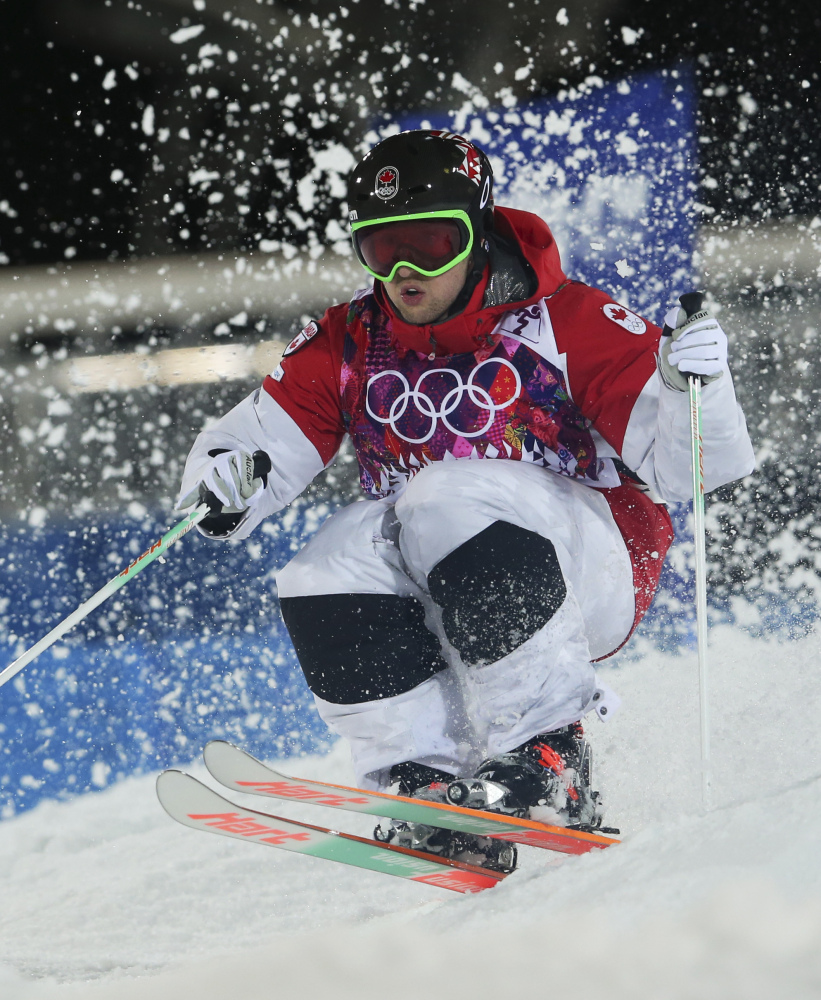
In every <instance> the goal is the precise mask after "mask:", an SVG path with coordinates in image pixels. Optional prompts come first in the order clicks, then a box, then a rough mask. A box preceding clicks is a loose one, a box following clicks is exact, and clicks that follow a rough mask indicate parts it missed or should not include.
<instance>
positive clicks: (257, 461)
mask: <svg viewBox="0 0 821 1000" xmlns="http://www.w3.org/2000/svg"><path fill="white" fill-rule="evenodd" d="M251 457H252V458H253V460H254V479H261V480H262V481H263V483H265V485H266V486H267V485H268V473H269V472H270V471H271V458H270V456H269V455H268V452H267V451H262V450H260V451H255V452H254V454H253V455H252V456H251Z"/></svg>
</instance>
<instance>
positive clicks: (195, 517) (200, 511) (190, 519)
mask: <svg viewBox="0 0 821 1000" xmlns="http://www.w3.org/2000/svg"><path fill="white" fill-rule="evenodd" d="M208 511H209V508H208V505H207V504H201V505H200V506H199V507H197V508H196V509H195V510H193V511H192V512H191V513H190V514H188V515H187V516H186V517H184V518H183V519H182V521H180V522H179V524H175V525H174V527H173V528H171V530H170V531H167V532H166V533H165V534H164V535H163V536H162V538H160V539H159V540H158V541H156V542H154V544H153V545H152V546H151V548H149V549H146V551H145V552H143V554H142V555H141V556H139V557H138V558H137V559H135V560H134V562H132V563H129V565H128V566H126V568H125V569H124V570H123V571H122V572H121V573H118V574H117V576H115V577H114V579H113V580H109V581H108V583H107V584H105V586H104V587H101V588H100V589H99V590H98V591H97V593H96V594H94V595H93V596H92V597H90V598H89V599H88V600H87V601H85V602H84V603H83V604H81V605H80V607H79V608H77V610H76V611H72V613H71V614H70V615H69V616H68V617H67V618H64V619H63V620H62V621H61V622H60V624H59V625H56V626H55V627H54V628H53V629H52V630H51V631H50V632H49V633H48V635H45V636H43V638H42V639H40V641H39V642H36V643H35V644H34V645H33V646H32V647H31V648H30V649H27V650H26V651H25V653H23V654H22V655H21V656H18V657H17V659H16V660H15V661H14V662H13V663H10V664H9V665H8V666H7V667H6V668H5V670H2V671H0V687H2V686H3V685H4V684H6V683H7V682H8V681H10V680H11V679H12V677H14V676H16V675H17V674H18V673H20V671H21V670H22V669H23V667H25V666H27V665H28V664H29V663H31V661H32V660H34V659H36V658H37V657H38V656H39V655H40V653H42V652H44V651H45V650H47V649H48V648H49V646H51V645H53V644H54V643H55V642H57V640H58V639H59V638H60V637H61V636H63V635H65V634H66V632H68V631H70V630H71V629H72V628H74V626H75V625H77V624H78V622H81V621H82V620H83V619H84V618H85V617H86V616H87V615H89V614H90V613H91V612H92V611H93V610H94V609H95V608H97V607H99V606H100V605H101V604H102V603H103V601H105V600H107V599H108V598H109V597H111V595H112V594H116V593H117V591H118V590H119V589H120V587H123V586H125V584H126V583H128V581H129V580H132V579H133V578H134V577H135V576H136V575H137V574H138V573H140V572H141V571H142V570H144V569H145V567H146V566H148V565H149V563H152V562H154V560H155V559H158V558H159V557H160V556H161V555H162V554H163V553H164V552H165V551H166V550H167V549H168V547H169V546H170V545H173V544H174V542H176V540H177V539H178V538H182V536H183V535H185V534H187V533H188V532H189V531H190V530H191V529H192V528H193V527H194V525H196V524H198V523H199V522H200V521H201V520H202V519H203V518H204V517H205V516H206V515H207V514H208Z"/></svg>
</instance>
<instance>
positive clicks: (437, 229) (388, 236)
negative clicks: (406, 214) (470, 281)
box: [356, 219, 467, 277]
mask: <svg viewBox="0 0 821 1000" xmlns="http://www.w3.org/2000/svg"><path fill="white" fill-rule="evenodd" d="M356 240H357V244H358V249H359V253H360V254H361V256H362V259H363V260H364V261H365V263H366V264H367V265H368V267H369V268H370V269H371V270H372V271H375V272H376V273H377V274H381V275H383V276H384V277H387V276H388V275H389V274H390V273H391V270H392V269H393V267H394V265H395V264H397V263H398V262H399V261H407V262H408V263H409V264H411V265H415V266H416V267H419V268H421V269H422V270H424V271H436V270H438V269H439V268H440V267H445V266H446V265H447V264H448V263H449V262H450V261H452V260H453V259H454V257H457V256H458V255H459V254H460V253H461V252H462V250H463V249H464V248H465V246H466V245H467V233H466V232H465V227H464V226H462V225H460V224H459V223H458V222H456V221H454V220H451V219H411V220H408V221H407V222H389V223H387V225H384V226H374V227H373V229H367V230H365V231H364V232H361V233H357V234H356Z"/></svg>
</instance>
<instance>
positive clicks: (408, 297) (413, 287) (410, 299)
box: [399, 282, 425, 306]
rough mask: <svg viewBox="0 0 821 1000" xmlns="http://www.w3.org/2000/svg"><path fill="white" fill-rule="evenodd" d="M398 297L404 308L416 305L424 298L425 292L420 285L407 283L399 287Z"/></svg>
mask: <svg viewBox="0 0 821 1000" xmlns="http://www.w3.org/2000/svg"><path fill="white" fill-rule="evenodd" d="M399 297H400V299H401V300H402V302H403V303H404V304H405V305H406V306H413V305H418V304H419V303H420V302H421V301H422V299H423V298H424V297H425V290H424V288H423V287H422V285H421V284H415V283H413V282H408V284H407V285H402V286H401V287H400V289H399Z"/></svg>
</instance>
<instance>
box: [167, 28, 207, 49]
mask: <svg viewBox="0 0 821 1000" xmlns="http://www.w3.org/2000/svg"><path fill="white" fill-rule="evenodd" d="M203 31H205V25H204V24H191V25H189V26H188V27H187V28H178V29H177V30H176V31H175V32H174V34H173V35H169V36H168V39H169V41H171V42H173V43H174V44H175V45H182V43H183V42H190V41H191V39H192V38H196V37H197V35H201V34H202V33H203Z"/></svg>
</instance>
